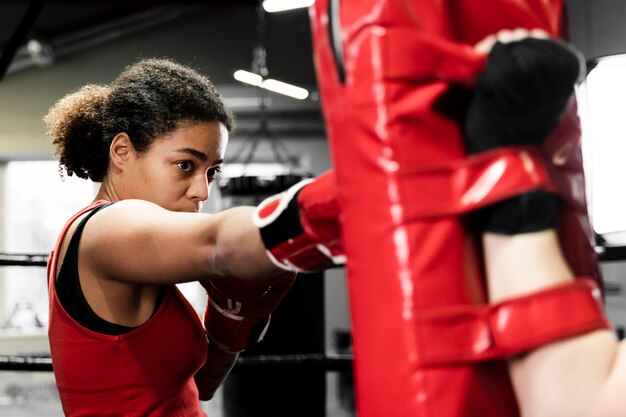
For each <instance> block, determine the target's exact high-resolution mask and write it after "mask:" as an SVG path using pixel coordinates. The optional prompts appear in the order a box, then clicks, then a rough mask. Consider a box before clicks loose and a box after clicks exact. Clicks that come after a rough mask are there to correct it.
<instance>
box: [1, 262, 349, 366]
mask: <svg viewBox="0 0 626 417" xmlns="http://www.w3.org/2000/svg"><path fill="white" fill-rule="evenodd" d="M47 260H48V255H44V254H26V253H24V254H17V253H0V266H38V267H45V266H46V262H47ZM352 363H353V356H352V355H351V354H332V355H331V354H322V353H312V354H293V355H289V354H286V355H256V356H240V357H239V358H238V360H237V363H236V365H235V367H234V368H233V370H232V372H246V371H253V370H256V369H259V368H264V367H270V366H271V367H279V368H288V369H298V370H316V369H323V370H325V371H326V372H352ZM273 369H276V368H273ZM0 371H24V372H51V371H52V359H51V358H50V356H49V355H39V356H33V355H0Z"/></svg>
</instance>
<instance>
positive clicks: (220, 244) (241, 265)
mask: <svg viewBox="0 0 626 417" xmlns="http://www.w3.org/2000/svg"><path fill="white" fill-rule="evenodd" d="M254 210H255V207H250V206H242V207H234V208H231V209H228V210H225V211H222V212H220V213H217V214H215V215H214V216H213V217H212V221H213V229H214V230H213V231H212V234H213V236H214V241H213V248H214V249H213V253H212V257H213V260H212V263H213V265H214V269H215V270H216V272H217V274H218V275H221V276H237V277H240V278H243V279H254V278H267V277H270V276H273V275H276V274H278V273H281V272H284V271H283V270H281V269H280V268H278V267H277V266H276V265H274V264H273V263H272V261H271V260H270V259H269V257H268V256H267V253H266V251H265V246H264V245H263V241H262V240H261V235H260V233H259V229H258V227H256V226H255V225H254V224H253V223H252V214H253V212H254Z"/></svg>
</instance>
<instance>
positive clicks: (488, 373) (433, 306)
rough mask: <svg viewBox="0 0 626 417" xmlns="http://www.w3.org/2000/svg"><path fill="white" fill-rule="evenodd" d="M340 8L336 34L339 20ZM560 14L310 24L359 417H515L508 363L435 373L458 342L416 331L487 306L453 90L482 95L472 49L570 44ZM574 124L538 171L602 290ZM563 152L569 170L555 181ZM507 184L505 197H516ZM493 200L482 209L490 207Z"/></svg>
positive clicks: (322, 15) (386, 16)
mask: <svg viewBox="0 0 626 417" xmlns="http://www.w3.org/2000/svg"><path fill="white" fill-rule="evenodd" d="M333 5H335V6H337V5H338V6H339V9H338V18H339V21H338V22H337V21H336V20H335V19H334V18H335V17H337V16H332V13H331V14H330V15H329V10H331V11H332V8H331V6H333ZM563 7H564V5H563V1H562V0H458V1H440V0H361V1H333V2H332V3H331V1H330V0H317V1H316V2H315V5H314V6H312V8H311V9H310V12H311V21H312V31H313V47H314V55H315V65H316V71H317V77H318V85H319V87H320V97H321V101H322V107H323V111H324V117H325V122H326V130H327V133H328V138H329V143H330V148H331V159H332V160H333V163H334V171H335V178H336V184H337V195H338V197H337V199H338V202H339V208H340V212H341V216H340V229H341V236H342V243H343V246H344V248H345V253H346V257H347V264H346V267H347V275H348V287H349V294H350V308H351V317H352V325H353V332H354V333H353V342H354V358H355V384H356V399H357V408H358V413H359V415H360V416H361V417H379V416H394V417H415V416H420V417H475V416H481V417H505V416H506V417H515V416H518V415H519V410H518V407H517V403H516V400H515V398H514V395H513V391H512V389H511V385H510V381H509V377H508V373H507V370H506V363H505V362H504V361H497V360H494V361H487V362H480V363H472V364H461V365H459V364H458V363H452V362H450V363H444V364H441V365H438V366H424V365H423V359H424V355H425V350H424V349H426V347H425V346H426V345H427V344H429V343H431V341H433V343H434V342H437V341H440V340H441V339H442V338H445V337H446V336H447V334H446V333H444V331H439V332H433V333H432V334H429V335H427V336H426V337H422V336H423V335H422V334H421V333H420V331H419V326H420V323H421V319H422V318H423V317H424V316H425V315H428V314H429V312H432V311H436V310H438V309H446V308H456V307H459V306H461V307H471V306H480V305H483V304H485V303H486V301H487V294H486V290H485V283H484V277H483V270H482V256H481V248H480V245H479V244H478V243H479V242H478V241H477V238H478V235H477V233H476V232H475V231H474V230H473V229H472V225H471V224H469V223H468V222H466V221H465V219H464V217H463V216H462V215H461V213H463V212H464V211H465V210H467V209H472V208H474V207H477V204H480V202H478V201H474V202H473V204H475V205H473V206H472V205H459V204H458V203H459V201H461V200H460V199H459V198H458V197H459V196H463V195H465V192H466V191H467V190H468V189H471V187H470V188H467V185H468V184H470V185H471V184H472V183H471V182H466V180H467V179H468V178H467V177H466V174H469V175H473V171H472V170H471V169H467V168H468V167H469V168H471V164H472V163H475V162H476V159H475V158H474V159H471V160H470V159H469V158H467V157H466V154H465V146H464V141H463V137H462V134H461V130H460V126H459V120H460V118H459V116H458V115H459V114H462V110H463V109H462V104H461V102H460V101H459V100H455V98H454V94H455V93H456V91H457V90H455V88H456V89H458V85H461V86H463V87H471V86H472V85H473V84H474V81H475V79H476V77H477V76H478V75H479V74H480V73H481V71H482V70H483V68H484V63H485V56H483V55H478V54H476V53H474V52H473V48H472V47H473V45H474V44H475V43H476V42H478V41H479V40H481V39H483V38H484V37H486V36H487V35H490V34H492V33H494V32H496V31H498V30H501V29H515V28H518V27H524V28H528V29H533V28H542V29H544V30H546V31H548V32H549V33H550V34H551V35H552V36H554V37H559V36H561V35H562V34H561V33H560V32H559V31H560V30H561V28H562V27H564V25H563V17H562V10H563ZM333 24H337V25H338V26H339V27H340V28H341V30H340V33H339V34H338V36H339V37H338V44H339V45H337V43H335V44H334V43H333V40H332V39H331V37H330V36H329V34H330V33H331V32H332V28H333V26H332V25H333ZM337 46H340V47H339V48H337ZM337 56H338V57H339V59H337ZM339 64H342V65H339ZM342 70H343V72H342ZM455 85H457V86H456V87H455V88H451V87H453V86H455ZM455 106H456V107H455ZM455 115H457V116H455ZM573 116H574V115H573V114H568V115H567V116H566V121H565V125H564V126H561V127H560V128H559V131H558V132H555V135H556V136H557V137H555V138H551V139H550V140H549V141H548V142H549V143H546V147H545V149H542V152H544V153H545V154H544V155H543V156H538V158H536V159H535V160H533V162H534V161H540V160H541V159H542V158H543V159H544V162H545V165H544V166H543V167H541V168H543V170H542V172H543V179H546V178H547V175H548V172H547V171H550V172H549V174H550V180H551V181H550V182H549V183H550V184H551V185H550V187H552V186H555V187H556V188H557V190H558V192H559V193H560V194H561V195H562V196H564V198H565V201H566V202H567V203H569V204H568V205H567V207H566V210H565V212H564V216H562V218H560V219H559V223H560V222H562V221H563V222H565V226H564V227H561V226H560V225H559V230H560V232H561V236H562V238H563V239H565V240H567V241H569V242H568V245H567V247H566V248H564V250H565V251H566V256H568V259H578V261H579V262H578V263H577V265H574V266H573V268H574V270H575V273H576V274H577V275H586V276H591V277H593V278H594V279H599V278H598V277H599V273H598V270H597V264H596V261H595V260H594V258H593V255H594V254H593V247H592V245H591V238H592V236H591V234H590V228H589V222H588V218H587V212H586V206H585V205H584V200H585V199H584V186H583V187H582V188H581V187H580V186H581V184H582V180H583V178H582V175H583V174H582V167H581V166H580V165H579V164H577V163H576V161H577V160H578V159H579V158H578V156H579V154H580V146H579V145H580V144H579V133H580V131H579V129H578V127H579V126H578V120H577V118H576V117H573ZM559 135H560V136H559ZM553 143H559V145H558V146H557V148H558V149H560V151H558V152H556V153H557V154H559V155H566V160H567V161H568V163H566V164H565V165H558V166H557V165H554V166H549V167H548V165H550V164H551V162H553V161H551V159H550V156H554V155H555V153H552V151H554V148H551V146H552V144H553ZM564 146H565V147H567V149H565V148H564ZM564 150H567V152H566V153H563V151H564ZM484 157H485V156H478V157H477V158H484ZM521 162H522V163H521V164H520V163H515V164H508V165H507V166H509V167H511V168H507V167H504V168H505V170H504V171H503V172H504V173H507V172H508V173H509V174H515V175H514V176H513V177H507V176H506V175H505V176H503V177H499V178H515V176H516V175H518V174H524V175H525V173H524V169H525V166H526V164H525V163H524V162H525V161H521ZM424 167H426V168H428V167H444V169H443V170H442V172H443V176H440V177H437V175H436V174H441V172H435V173H434V174H433V172H428V170H427V172H426V175H424V171H420V170H421V169H422V168H424ZM450 167H453V169H452V168H450ZM486 167H487V168H490V166H489V165H488V164H487V165H486ZM515 167H517V168H515ZM509 169H514V171H508V170H509ZM515 170H517V171H515ZM428 175H430V178H428ZM521 178H525V179H526V180H528V181H526V182H527V184H529V185H530V187H535V186H537V187H539V186H540V187H544V186H547V185H546V184H547V181H546V182H544V181H543V179H542V180H541V181H539V182H533V181H534V180H533V176H532V174H531V175H527V176H526V177H523V176H522V177H521ZM436 180H440V181H436ZM523 182H524V181H523ZM496 184H497V185H498V184H501V185H502V187H501V188H500V189H499V190H498V193H499V194H498V195H499V196H504V195H505V194H506V193H507V192H508V191H510V190H508V187H509V185H507V184H502V183H496ZM520 184H521V183H518V185H517V186H519V185H520ZM552 184H555V185H552ZM493 190H495V188H492V189H491V190H489V189H488V187H487V192H486V193H484V194H483V196H484V197H494V195H493V194H490V193H489V192H491V191H493ZM458 191H461V192H460V193H459V192H458ZM483 191H484V190H483ZM455 193H456V194H455ZM476 195H479V194H476ZM450 197H453V198H450ZM496 197H497V196H496ZM569 197H573V200H572V199H570V198H569ZM498 198H500V197H498ZM472 201H473V200H472ZM483 201H484V200H483ZM578 203H582V204H578ZM454 204H456V206H452V205H454Z"/></svg>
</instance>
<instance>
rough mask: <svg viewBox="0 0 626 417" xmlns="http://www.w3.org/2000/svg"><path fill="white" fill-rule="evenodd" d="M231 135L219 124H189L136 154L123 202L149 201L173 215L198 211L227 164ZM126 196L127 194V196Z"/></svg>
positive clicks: (128, 174) (126, 173)
mask: <svg viewBox="0 0 626 417" xmlns="http://www.w3.org/2000/svg"><path fill="white" fill-rule="evenodd" d="M227 142H228V131H227V130H226V127H225V126H224V125H223V124H222V123H220V122H209V123H207V122H198V123H186V124H182V125H181V126H179V127H178V128H177V129H176V130H174V131H173V132H170V133H168V134H167V135H164V136H163V137H161V138H157V139H156V140H155V141H154V142H153V143H152V145H150V147H149V148H148V150H147V151H145V152H143V153H140V154H136V153H134V152H133V158H132V164H129V166H128V168H129V169H128V170H127V171H126V172H125V177H126V180H125V183H126V184H127V187H126V189H127V191H128V193H130V194H131V195H126V196H125V197H124V198H138V199H143V200H148V201H151V202H153V203H156V204H158V205H160V206H161V207H163V208H165V209H168V210H172V211H187V212H194V211H199V210H200V209H201V208H202V204H203V203H204V202H205V201H206V200H207V199H208V198H209V192H210V190H211V185H212V183H213V180H214V179H215V176H216V175H217V173H218V172H219V171H220V169H221V166H222V164H223V162H224V153H225V152H226V144H227ZM128 193H126V194H128Z"/></svg>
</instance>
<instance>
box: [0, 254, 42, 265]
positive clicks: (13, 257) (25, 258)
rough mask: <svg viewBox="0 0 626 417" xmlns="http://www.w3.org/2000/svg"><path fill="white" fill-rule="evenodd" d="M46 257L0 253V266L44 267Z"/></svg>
mask: <svg viewBox="0 0 626 417" xmlns="http://www.w3.org/2000/svg"><path fill="white" fill-rule="evenodd" d="M47 262H48V255H44V254H32V253H25V254H20V253H0V266H46V263H47Z"/></svg>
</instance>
